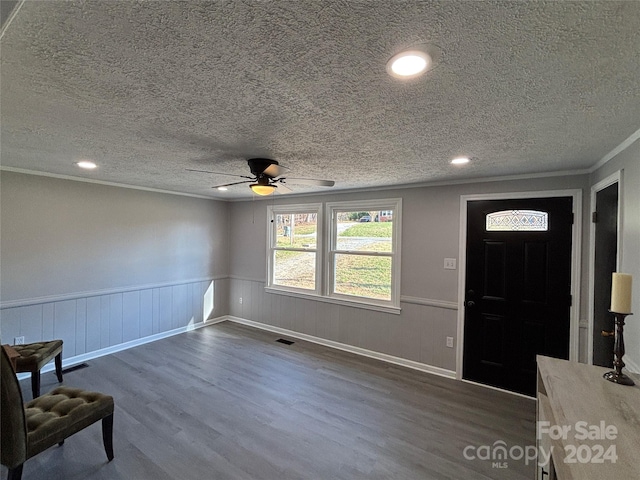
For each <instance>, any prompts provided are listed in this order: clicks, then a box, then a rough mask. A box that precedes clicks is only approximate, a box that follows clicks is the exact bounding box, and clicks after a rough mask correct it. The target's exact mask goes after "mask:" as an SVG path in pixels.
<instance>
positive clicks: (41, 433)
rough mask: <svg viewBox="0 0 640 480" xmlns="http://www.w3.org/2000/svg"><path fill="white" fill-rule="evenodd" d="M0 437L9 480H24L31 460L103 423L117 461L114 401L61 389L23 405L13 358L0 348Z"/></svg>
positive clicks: (108, 449) (107, 444)
mask: <svg viewBox="0 0 640 480" xmlns="http://www.w3.org/2000/svg"><path fill="white" fill-rule="evenodd" d="M0 350H1V351H2V352H1V355H2V357H1V359H0V363H1V365H0V367H1V369H2V372H1V373H2V377H1V378H0V382H1V383H0V391H1V393H2V395H1V398H0V400H1V401H2V404H1V405H0V417H1V418H0V421H1V425H0V427H1V428H0V431H1V434H0V437H1V448H2V450H1V454H0V457H1V460H2V464H3V465H5V466H6V467H7V468H8V469H9V473H8V476H7V479H8V480H20V478H21V477H22V466H23V464H24V462H25V461H27V460H28V459H29V458H31V457H33V456H34V455H37V454H38V453H40V452H42V451H44V450H46V449H47V448H49V447H51V446H53V445H55V444H56V443H57V444H58V445H62V444H63V443H64V440H65V438H67V437H69V436H71V435H73V434H74V433H77V432H79V431H80V430H82V429H84V428H86V427H88V426H89V425H91V424H93V423H95V422H97V421H98V420H102V441H103V444H104V449H105V452H106V453H107V458H108V459H109V461H111V460H112V459H113V398H112V397H110V396H109V395H103V394H101V393H96V392H88V391H85V390H81V389H79V388H69V387H58V388H55V389H54V390H52V391H51V392H49V393H47V394H46V395H42V396H41V397H38V398H35V399H33V400H31V401H30V402H29V403H27V404H24V405H23V403H22V392H21V390H20V384H19V383H18V378H17V377H16V374H15V372H14V371H13V367H12V366H11V364H10V362H9V357H8V355H7V353H6V352H5V350H4V348H0Z"/></svg>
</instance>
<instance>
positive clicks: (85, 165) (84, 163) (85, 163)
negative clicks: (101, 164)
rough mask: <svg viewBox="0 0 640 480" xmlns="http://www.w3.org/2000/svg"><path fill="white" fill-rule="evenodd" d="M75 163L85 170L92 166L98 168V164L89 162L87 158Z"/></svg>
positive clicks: (91, 168) (90, 168)
mask: <svg viewBox="0 0 640 480" xmlns="http://www.w3.org/2000/svg"><path fill="white" fill-rule="evenodd" d="M76 165H78V166H79V167H80V168H85V169H87V170H93V169H94V168H98V166H97V165H96V164H95V163H93V162H90V161H88V160H83V161H81V162H77V163H76Z"/></svg>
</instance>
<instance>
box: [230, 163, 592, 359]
mask: <svg viewBox="0 0 640 480" xmlns="http://www.w3.org/2000/svg"><path fill="white" fill-rule="evenodd" d="M588 185H589V178H588V176H587V175H581V176H570V177H548V178H542V179H533V180H531V179H529V180H522V181H502V182H485V183H472V184H462V185H449V186H441V187H424V188H410V189H398V190H383V191H380V192H371V191H369V192H361V193H360V192H359V193H350V194H339V193H337V194H332V195H319V196H310V197H298V198H291V197H289V198H287V197H277V198H276V199H275V200H274V199H270V200H267V201H252V202H236V203H233V204H232V205H231V206H230V234H231V238H233V239H234V241H233V242H232V243H231V244H230V273H231V277H232V280H231V286H230V292H231V298H230V313H231V315H235V316H239V317H243V318H246V319H249V320H254V321H258V322H262V323H267V324H270V325H274V326H279V327H282V328H287V329H290V330H294V331H298V332H301V333H306V334H309V335H314V336H318V337H321V338H324V339H328V340H333V341H336V342H340V343H345V344H348V345H352V346H356V347H360V348H365V349H368V350H373V351H375V352H380V353H384V354H389V355H393V356H397V357H401V358H404V359H407V360H412V361H417V362H421V363H426V364H428V365H432V366H435V367H438V368H443V369H446V370H455V368H456V365H455V349H450V348H446V346H445V345H446V343H445V340H446V337H447V336H452V337H454V338H455V337H456V327H457V309H456V307H455V306H454V307H451V306H449V307H447V308H443V307H442V305H441V304H440V302H445V303H446V302H457V299H458V271H457V270H456V271H449V270H444V269H443V260H444V258H445V257H453V258H457V257H458V253H459V228H460V196H461V195H470V194H483V193H495V192H500V193H502V192H531V191H542V190H569V189H581V190H582V191H583V212H584V215H583V222H584V224H583V225H587V223H586V220H587V215H588V213H587V212H588V205H587V204H586V203H587V202H588V200H589V199H588V194H585V192H588ZM383 197H384V198H386V197H402V199H403V206H402V207H403V212H402V222H403V223H402V276H401V296H402V302H401V307H402V313H401V314H400V315H393V314H384V313H378V312H372V311H370V310H362V309H358V308H352V307H343V306H338V305H333V304H329V303H325V302H319V301H311V300H306V299H305V300H302V299H299V298H294V297H289V296H285V295H277V294H267V293H265V292H264V282H265V279H266V258H265V256H266V247H265V245H266V232H267V228H266V208H267V205H269V204H272V203H273V202H275V203H277V204H286V203H303V202H317V201H338V200H359V199H367V198H383ZM583 231H584V230H583ZM586 231H587V232H588V229H587V230H586ZM582 240H583V245H584V244H585V241H586V237H585V236H584V235H583V239H582ZM583 259H584V260H583V261H582V268H583V272H586V268H587V266H588V265H587V261H586V258H585V256H584V255H583ZM581 289H582V295H581V297H582V299H583V300H582V302H581V319H582V318H584V317H585V316H586V312H587V310H586V300H584V299H585V298H586V292H587V281H586V279H585V277H584V275H583V277H582V282H581ZM241 296H242V297H243V303H242V304H240V303H239V302H238V299H239V297H241ZM582 323H583V324H585V325H586V319H585V321H584V322H582ZM582 336H583V337H584V335H582ZM583 343H584V342H583ZM581 357H582V358H584V352H581Z"/></svg>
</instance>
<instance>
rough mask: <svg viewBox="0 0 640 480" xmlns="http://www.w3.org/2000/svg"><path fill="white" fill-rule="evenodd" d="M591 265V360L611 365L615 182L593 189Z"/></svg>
mask: <svg viewBox="0 0 640 480" xmlns="http://www.w3.org/2000/svg"><path fill="white" fill-rule="evenodd" d="M595 213H596V214H595V217H594V219H593V220H594V221H595V258H594V268H593V276H594V281H593V332H592V333H593V364H594V365H600V366H602V367H613V342H614V337H613V335H612V332H613V323H614V320H613V315H611V314H610V313H609V307H610V306H611V274H612V273H613V272H615V271H616V263H617V256H618V184H617V183H614V184H613V185H609V186H608V187H607V188H605V189H603V190H600V191H599V192H597V193H596V205H595ZM603 332H604V335H603Z"/></svg>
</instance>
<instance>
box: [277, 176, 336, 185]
mask: <svg viewBox="0 0 640 480" xmlns="http://www.w3.org/2000/svg"><path fill="white" fill-rule="evenodd" d="M282 180H286V181H287V182H288V183H297V184H298V185H315V186H317V187H333V186H334V185H335V184H336V182H334V181H333V180H317V179H314V178H289V177H286V178H283V179H282Z"/></svg>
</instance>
